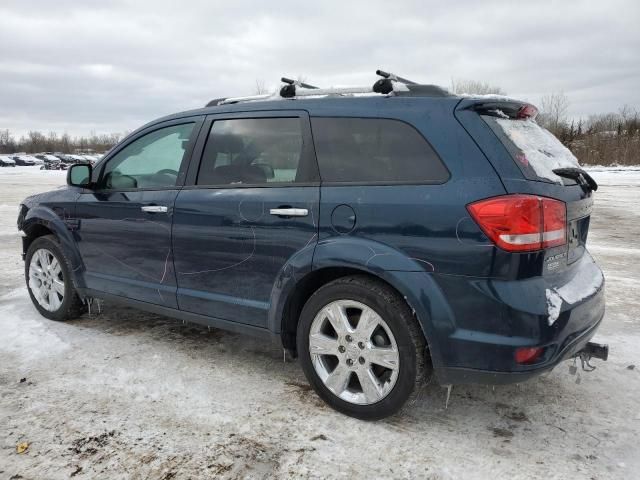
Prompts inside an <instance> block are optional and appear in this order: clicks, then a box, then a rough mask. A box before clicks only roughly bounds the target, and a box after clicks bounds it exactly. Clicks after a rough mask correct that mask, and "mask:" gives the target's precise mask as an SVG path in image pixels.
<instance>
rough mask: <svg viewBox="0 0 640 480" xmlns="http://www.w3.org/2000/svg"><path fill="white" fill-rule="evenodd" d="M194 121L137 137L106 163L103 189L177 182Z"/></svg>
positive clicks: (165, 184)
mask: <svg viewBox="0 0 640 480" xmlns="http://www.w3.org/2000/svg"><path fill="white" fill-rule="evenodd" d="M193 126H194V123H184V124H181V125H173V126H171V127H165V128H161V129H159V130H155V131H153V132H151V133H148V134H146V135H144V136H143V137H140V138H138V139H137V140H134V141H133V142H131V143H130V144H129V145H127V146H126V147H124V148H123V149H122V150H120V152H118V153H117V154H116V155H115V156H114V157H113V158H112V159H110V160H109V162H108V163H107V165H106V166H105V169H104V173H103V176H102V181H101V184H102V188H105V189H109V190H118V189H130V188H166V187H173V186H175V185H176V182H177V180H178V172H179V171H180V165H181V164H182V160H183V157H184V152H185V150H186V148H187V144H188V143H189V138H190V136H191V131H192V130H193Z"/></svg>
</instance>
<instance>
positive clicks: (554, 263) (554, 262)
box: [545, 252, 567, 270]
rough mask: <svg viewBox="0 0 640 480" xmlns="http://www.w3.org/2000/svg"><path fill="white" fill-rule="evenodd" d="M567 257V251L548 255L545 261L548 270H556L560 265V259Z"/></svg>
mask: <svg viewBox="0 0 640 480" xmlns="http://www.w3.org/2000/svg"><path fill="white" fill-rule="evenodd" d="M566 257H567V252H562V253H558V254H557V255H551V256H550V257H547V258H546V260H545V262H546V265H547V270H555V269H557V268H558V267H560V261H561V260H562V259H564V258H566Z"/></svg>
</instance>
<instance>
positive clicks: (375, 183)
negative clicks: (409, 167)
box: [309, 114, 452, 187]
mask: <svg viewBox="0 0 640 480" xmlns="http://www.w3.org/2000/svg"><path fill="white" fill-rule="evenodd" d="M314 118H332V119H339V118H355V119H361V120H391V121H394V122H400V123H404V124H405V125H407V126H408V127H409V128H411V129H413V130H414V131H415V132H416V133H417V134H418V135H419V136H420V138H422V139H423V140H424V141H425V142H426V143H427V145H429V147H430V148H431V150H432V151H433V153H434V154H435V156H436V158H437V159H438V160H439V161H440V163H441V164H442V166H443V167H444V169H445V171H446V172H447V177H446V178H445V179H443V180H441V181H440V180H433V181H432V180H421V181H413V180H378V181H369V180H365V181H327V180H322V173H321V172H320V161H319V160H318V159H317V156H318V153H317V149H316V147H315V136H313V141H314V150H316V163H317V165H318V174H319V175H320V182H321V185H322V186H323V187H342V186H345V187H347V186H354V187H366V186H373V187H375V186H380V187H383V186H393V185H444V184H445V183H447V182H449V181H450V180H451V177H452V175H451V170H449V167H448V166H447V164H446V163H445V162H444V161H443V160H442V156H441V155H440V154H439V153H438V151H437V150H436V149H435V147H434V146H433V145H432V144H431V142H430V141H429V139H427V137H425V136H424V135H423V133H422V132H421V131H420V130H419V129H418V128H417V127H416V126H415V125H414V124H412V123H410V122H409V121H407V120H404V119H402V118H397V117H387V116H366V115H326V114H323V115H310V116H309V124H310V125H311V131H312V133H313V119H314Z"/></svg>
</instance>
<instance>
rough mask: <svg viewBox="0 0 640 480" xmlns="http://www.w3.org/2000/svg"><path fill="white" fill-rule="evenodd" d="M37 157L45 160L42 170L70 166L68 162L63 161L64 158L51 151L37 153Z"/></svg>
mask: <svg viewBox="0 0 640 480" xmlns="http://www.w3.org/2000/svg"><path fill="white" fill-rule="evenodd" d="M35 157H36V158H38V159H40V160H42V161H43V162H44V165H43V166H42V167H40V170H66V169H67V167H68V165H67V164H66V163H63V162H62V160H60V159H59V158H58V157H56V156H55V155H51V154H50V153H40V154H37V155H35Z"/></svg>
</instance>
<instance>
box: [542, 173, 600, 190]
mask: <svg viewBox="0 0 640 480" xmlns="http://www.w3.org/2000/svg"><path fill="white" fill-rule="evenodd" d="M553 173H555V174H556V175H558V176H559V177H564V178H570V179H572V180H575V181H576V182H577V183H578V185H580V186H581V187H582V189H583V190H584V191H594V192H595V191H596V190H598V184H597V183H596V181H595V180H594V179H593V177H592V176H591V175H589V174H588V173H587V172H586V171H584V170H583V169H582V168H575V167H569V168H556V169H554V170H553Z"/></svg>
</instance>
